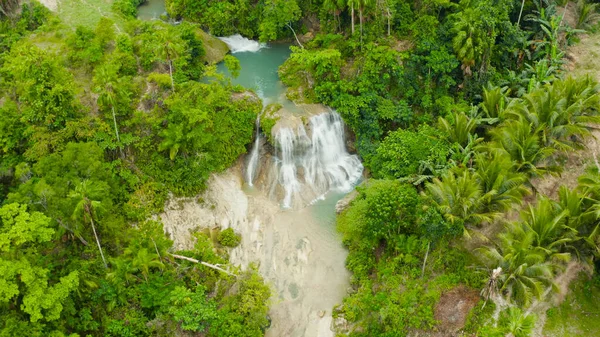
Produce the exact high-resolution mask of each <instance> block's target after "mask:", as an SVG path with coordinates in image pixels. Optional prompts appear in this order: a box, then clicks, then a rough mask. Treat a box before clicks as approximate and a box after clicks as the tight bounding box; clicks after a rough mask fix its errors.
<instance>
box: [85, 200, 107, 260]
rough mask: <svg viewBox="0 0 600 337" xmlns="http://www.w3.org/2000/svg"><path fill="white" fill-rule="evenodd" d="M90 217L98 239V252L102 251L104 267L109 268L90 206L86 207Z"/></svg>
mask: <svg viewBox="0 0 600 337" xmlns="http://www.w3.org/2000/svg"><path fill="white" fill-rule="evenodd" d="M85 208H86V211H87V213H88V215H89V216H90V222H91V223H92V231H94V237H95V238H96V244H98V250H100V256H102V262H104V267H105V268H108V264H106V259H105V258H104V252H102V246H101V245H100V239H99V238H98V234H97V233H96V226H95V225H94V217H93V216H92V212H91V210H90V206H89V205H86V206H85Z"/></svg>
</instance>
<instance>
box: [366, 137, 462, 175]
mask: <svg viewBox="0 0 600 337" xmlns="http://www.w3.org/2000/svg"><path fill="white" fill-rule="evenodd" d="M441 135H442V134H441V133H440V132H439V131H438V130H436V129H434V128H432V127H429V126H427V125H422V126H421V127H420V128H419V129H418V130H416V131H410V130H397V131H394V132H392V133H390V134H389V135H388V136H387V137H386V138H385V139H384V141H383V142H382V143H381V145H380V146H379V147H378V148H377V153H376V155H375V156H374V157H373V159H372V161H371V162H370V163H369V167H371V169H372V170H373V174H374V175H375V176H377V177H386V178H402V177H406V176H412V175H417V174H425V173H434V174H435V172H436V170H437V169H439V168H441V167H444V166H445V165H446V162H447V158H448V154H449V150H450V148H449V145H448V143H447V142H445V141H444V140H443V139H442V136H441ZM428 168H433V172H431V171H432V170H429V171H426V170H427V169H428Z"/></svg>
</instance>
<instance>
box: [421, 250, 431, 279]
mask: <svg viewBox="0 0 600 337" xmlns="http://www.w3.org/2000/svg"><path fill="white" fill-rule="evenodd" d="M430 246H431V241H430V242H428V243H427V253H425V259H424V260H423V268H422V269H421V278H423V276H424V275H425V264H426V263H427V257H428V256H429V247H430Z"/></svg>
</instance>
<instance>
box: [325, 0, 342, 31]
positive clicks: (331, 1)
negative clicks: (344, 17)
mask: <svg viewBox="0 0 600 337" xmlns="http://www.w3.org/2000/svg"><path fill="white" fill-rule="evenodd" d="M345 6H346V1H345V0H324V1H323V9H325V10H326V11H327V12H329V13H332V14H333V17H334V20H335V23H336V27H335V28H336V30H342V28H341V26H342V24H341V21H340V12H341V11H342V10H344V7H345Z"/></svg>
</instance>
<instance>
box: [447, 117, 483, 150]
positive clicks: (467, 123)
mask: <svg viewBox="0 0 600 337" xmlns="http://www.w3.org/2000/svg"><path fill="white" fill-rule="evenodd" d="M476 127H477V120H476V119H475V118H470V117H468V116H467V115H466V114H465V113H464V112H457V113H454V115H453V116H452V120H448V119H446V118H442V117H440V118H439V119H438V128H439V129H440V130H441V131H442V133H443V134H445V135H446V136H447V137H448V140H449V141H451V142H453V143H458V144H459V145H460V146H462V147H465V146H467V144H468V143H469V140H470V139H469V136H470V135H472V134H473V133H474V131H475V128H476Z"/></svg>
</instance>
